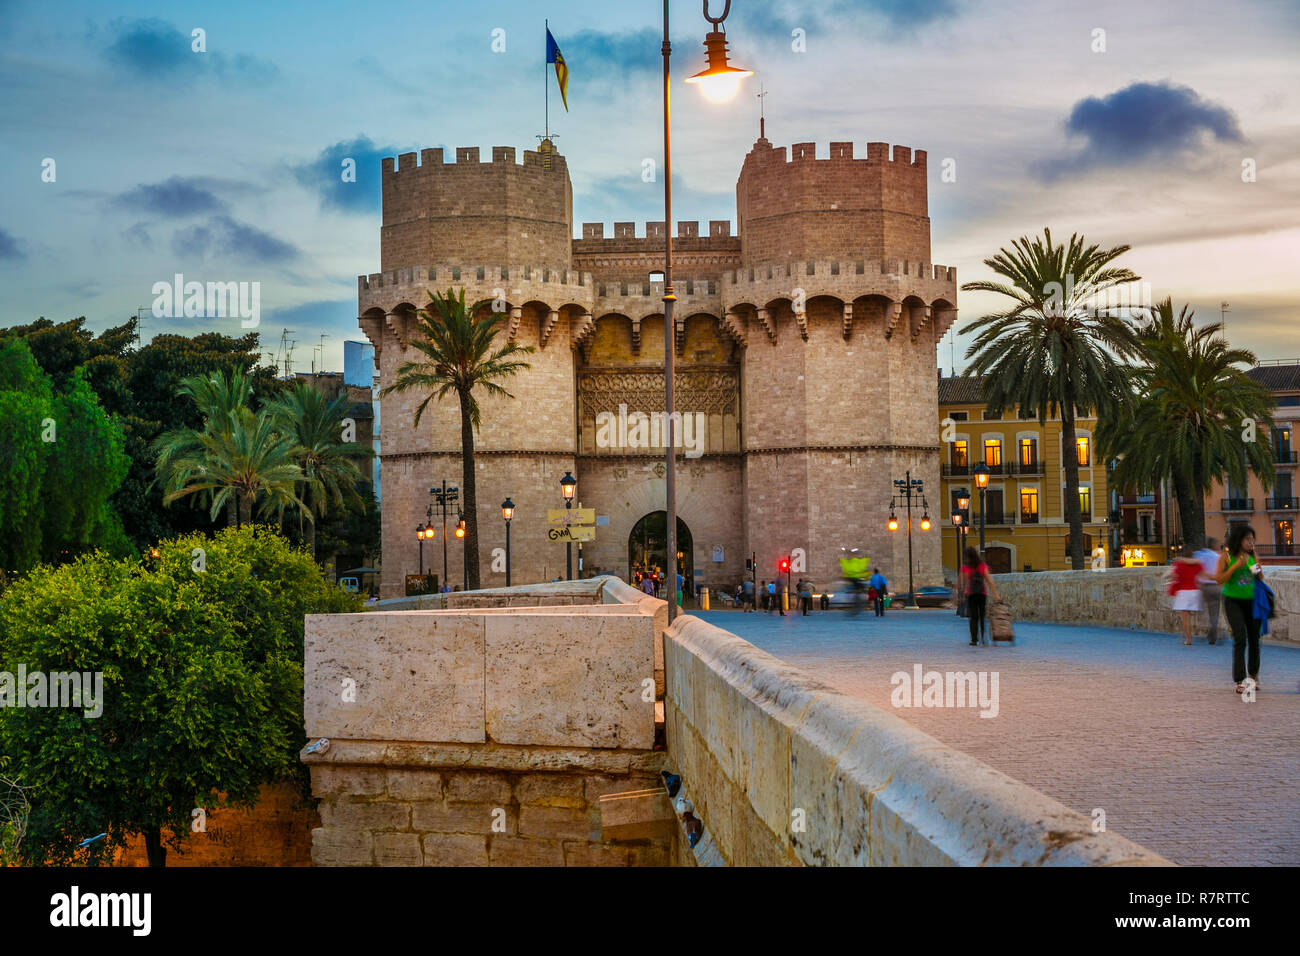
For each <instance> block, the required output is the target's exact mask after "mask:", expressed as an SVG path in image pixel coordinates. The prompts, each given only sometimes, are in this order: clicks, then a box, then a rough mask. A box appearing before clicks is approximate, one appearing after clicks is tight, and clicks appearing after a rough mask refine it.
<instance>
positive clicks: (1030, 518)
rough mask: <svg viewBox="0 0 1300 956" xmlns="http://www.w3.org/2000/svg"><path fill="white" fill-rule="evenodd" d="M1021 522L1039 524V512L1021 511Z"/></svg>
mask: <svg viewBox="0 0 1300 956" xmlns="http://www.w3.org/2000/svg"><path fill="white" fill-rule="evenodd" d="M1020 523H1021V524H1038V515H1037V514H1026V513H1025V512H1023V511H1022V512H1020Z"/></svg>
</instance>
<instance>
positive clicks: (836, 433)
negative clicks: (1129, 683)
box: [358, 139, 957, 597]
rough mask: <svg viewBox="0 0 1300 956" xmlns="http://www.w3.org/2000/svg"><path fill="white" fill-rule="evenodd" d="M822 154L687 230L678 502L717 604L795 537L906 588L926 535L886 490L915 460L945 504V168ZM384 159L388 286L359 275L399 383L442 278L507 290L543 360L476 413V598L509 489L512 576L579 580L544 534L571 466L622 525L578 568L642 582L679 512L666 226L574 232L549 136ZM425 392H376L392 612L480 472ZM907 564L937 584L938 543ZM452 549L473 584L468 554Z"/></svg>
mask: <svg viewBox="0 0 1300 956" xmlns="http://www.w3.org/2000/svg"><path fill="white" fill-rule="evenodd" d="M815 153H816V150H815V147H814V144H812V143H797V144H795V145H794V146H793V147H792V148H791V149H790V150H789V151H788V153H787V149H786V148H784V147H773V146H772V144H771V143H769V142H768V141H767V140H766V139H759V140H758V141H757V142H755V143H754V144H753V147H752V148H751V149H750V151H749V153H748V155H747V156H746V157H745V159H744V162H743V165H742V167H741V171H740V176H739V179H738V181H737V183H736V206H737V212H738V225H739V235H733V234H732V231H731V224H730V223H729V222H726V221H714V222H710V223H708V224H707V229H701V227H700V224H699V223H695V222H678V223H676V233H677V235H676V238H675V239H674V268H675V286H676V293H677V296H678V301H677V306H676V312H675V323H676V329H675V330H674V331H675V336H674V341H675V347H676V361H677V382H676V387H677V409H678V411H679V412H680V415H681V420H680V422H679V423H675V426H674V427H675V430H676V431H677V433H678V434H679V435H680V436H681V438H682V439H685V441H684V443H683V447H682V457H681V459H680V463H679V468H678V491H677V495H678V512H679V514H680V516H681V517H682V519H683V521H685V523H686V524H687V525H688V526H689V528H690V531H691V553H690V555H689V557H688V558H687V560H688V562H689V563H690V565H691V566H692V567H693V568H694V569H697V570H699V571H700V572H701V573H700V574H699V575H697V576H695V581H694V583H696V584H699V585H702V586H705V587H709V588H713V589H716V588H723V587H725V588H734V587H735V585H736V583H738V582H739V581H740V580H741V579H742V577H743V576H744V574H745V571H744V567H745V558H746V557H748V556H749V554H750V553H751V552H752V553H755V554H756V555H757V558H758V561H759V567H760V571H761V572H763V573H766V572H769V571H770V572H772V573H774V572H775V569H776V566H777V562H778V561H779V559H780V558H781V557H782V556H784V555H787V554H789V553H790V552H791V551H792V550H793V549H796V548H802V549H803V551H804V553H805V554H806V555H807V568H806V573H807V574H808V575H809V576H810V577H812V578H813V579H815V580H819V581H829V580H833V579H835V578H836V577H838V570H837V558H838V554H839V549H840V548H841V547H845V546H850V547H859V548H862V549H864V550H866V551H867V552H868V553H869V554H870V555H871V556H872V560H873V566H878V567H881V568H882V569H883V570H884V571H885V573H886V574H887V575H888V576H889V577H891V578H892V579H897V580H903V578H902V577H901V575H903V574H905V573H906V570H907V567H906V566H907V541H906V538H905V536H903V535H900V534H891V533H890V532H889V531H888V529H887V527H886V521H887V518H888V513H889V500H890V493H891V490H892V484H891V482H892V479H893V478H896V477H900V476H902V475H903V473H904V472H905V471H907V470H909V469H910V470H911V473H912V475H913V476H914V477H918V476H919V477H921V478H923V479H924V480H925V482H926V486H927V492H928V493H929V501H930V506H931V508H932V509H933V512H934V513H935V514H938V515H941V514H944V513H945V503H944V502H941V501H940V500H939V497H938V496H939V483H938V479H939V441H938V436H937V434H936V430H935V426H934V423H935V421H936V420H937V417H938V416H937V409H938V406H937V394H936V386H937V376H936V370H935V346H936V343H937V342H938V340H939V338H940V337H941V336H942V335H943V334H944V332H945V331H946V330H947V329H948V328H949V327H950V326H951V325H952V323H953V322H954V321H955V319H956V315H957V313H956V302H957V276H956V270H955V269H951V268H948V267H946V266H938V265H934V264H933V263H932V261H931V258H930V221H929V215H928V201H927V183H926V154H925V153H924V152H923V151H920V150H917V151H915V152H913V151H912V150H910V149H908V148H906V147H899V146H895V147H893V148H892V150H891V147H890V146H889V145H887V144H885V143H868V144H867V145H866V150H865V156H862V155H859V156H855V155H854V149H853V144H852V143H831V144H830V148H829V156H828V157H825V158H817V156H816V155H815ZM382 165H383V168H382V183H383V225H382V227H381V235H380V239H381V242H380V248H381V262H380V268H381V271H380V272H377V273H374V274H371V275H366V276H361V277H359V279H358V315H359V323H360V325H361V328H362V330H363V331H364V332H365V334H366V336H367V338H369V340H370V341H371V342H372V343H373V344H374V347H375V360H376V364H377V367H378V369H379V383H380V386H381V387H383V386H387V385H389V384H391V383H392V382H393V380H394V377H395V374H396V370H397V368H398V367H399V366H400V365H401V364H402V363H403V362H405V361H409V360H411V359H413V358H415V357H416V356H417V354H418V353H416V352H414V351H413V350H412V349H411V348H410V337H411V335H412V334H414V332H415V321H414V313H415V310H416V309H417V308H418V307H421V306H423V305H424V304H425V303H426V302H427V301H428V290H430V289H438V290H442V291H445V290H446V289H448V288H457V289H459V288H463V289H464V290H465V293H466V297H467V299H469V300H470V301H473V300H476V299H495V300H497V301H498V302H499V303H501V304H502V305H503V306H504V308H503V311H504V312H505V314H507V315H508V316H509V320H508V322H507V323H506V325H505V328H504V332H503V334H505V335H508V336H510V337H511V338H512V339H513V340H515V341H517V342H520V343H522V344H527V345H532V346H534V348H535V349H536V351H535V353H534V354H533V355H532V356H530V357H529V361H530V362H531V365H532V368H531V370H529V371H528V372H526V373H524V374H522V375H520V376H519V377H517V378H516V379H515V380H513V381H512V382H510V383H509V385H508V387H509V389H510V391H511V392H513V394H514V395H515V399H514V400H513V401H511V400H505V399H498V398H491V397H486V396H483V397H481V398H480V401H481V402H482V406H483V425H482V428H481V429H480V431H479V432H478V435H477V460H478V476H477V486H478V503H479V509H480V511H479V514H478V515H477V518H478V527H479V529H480V545H479V547H480V559H481V561H482V566H481V567H480V569H479V571H480V578H481V580H482V582H483V585H484V586H485V587H491V586H494V585H503V584H504V583H505V578H504V574H503V573H501V572H500V571H499V570H497V569H494V567H493V552H494V549H496V548H501V547H504V542H505V528H504V523H503V521H502V520H501V515H500V511H499V509H498V504H499V503H500V502H501V501H502V500H504V499H505V498H507V497H509V498H511V499H512V500H513V501H514V502H515V506H516V507H515V516H514V519H513V522H512V525H511V544H512V581H513V582H514V583H515V584H520V583H527V582H530V581H548V580H552V579H554V578H556V577H557V576H560V575H563V573H564V563H565V562H564V557H565V556H564V546H563V545H562V544H556V543H554V542H552V541H550V540H549V539H548V537H547V533H546V532H547V511H548V510H549V509H555V508H559V507H562V505H563V502H562V499H561V495H560V487H559V481H560V478H561V477H562V476H563V475H564V474H565V473H566V472H572V474H573V475H574V476H576V477H577V479H578V488H577V502H578V503H580V504H581V505H582V507H584V508H591V509H594V510H595V512H596V513H597V514H598V515H600V516H602V518H601V520H602V521H604V520H605V518H606V517H607V519H608V523H602V524H600V525H599V526H598V527H597V528H596V536H595V540H594V541H591V542H588V543H585V544H584V545H583V548H582V556H583V564H584V569H585V570H586V571H587V572H588V573H590V572H592V571H596V570H604V571H609V572H612V573H615V574H619V575H624V574H626V573H627V572H628V570H629V568H628V564H629V553H628V546H629V545H628V542H629V538H630V536H631V534H632V531H633V529H634V527H635V526H636V524H637V522H639V521H641V520H642V518H643V517H645V516H646V515H647V514H651V513H653V512H655V511H661V510H662V509H663V507H664V479H663V465H662V452H663V441H664V438H663V433H664V431H665V429H664V428H663V422H662V413H663V363H664V355H663V349H664V334H663V331H664V330H663V310H662V302H661V295H662V287H661V286H652V285H651V284H650V282H649V281H648V279H649V274H650V272H651V271H652V270H654V269H657V268H661V267H662V261H663V237H664V229H665V228H666V226H665V224H664V223H663V222H648V223H645V224H644V226H643V227H642V228H641V229H640V230H638V229H637V227H636V225H635V224H634V223H631V222H616V223H615V224H614V227H613V235H612V236H607V235H606V234H605V227H604V225H603V224H601V223H584V224H582V230H581V238H579V239H574V238H573V223H572V188H571V185H570V181H569V174H568V167H567V164H566V162H565V159H564V157H563V156H561V155H559V154H558V153H556V152H554V150H553V148H550V147H549V145H548V144H543V148H542V150H541V151H538V152H534V151H526V152H525V153H524V154H523V162H522V163H520V162H518V160H517V157H516V151H515V150H514V149H513V148H510V147H494V148H493V150H492V155H491V159H490V161H484V160H482V159H481V158H480V155H479V150H478V149H477V148H459V149H457V150H456V151H455V160H454V162H452V161H449V159H448V157H445V156H444V152H443V150H441V149H426V150H424V151H423V152H422V153H421V154H420V155H419V157H417V155H416V154H415V153H406V154H403V155H401V156H399V157H397V158H396V160H394V159H391V158H389V159H385V160H383V164H382ZM638 231H639V232H640V234H638ZM421 400H422V396H419V395H416V394H413V393H407V394H400V395H399V394H394V395H389V396H386V397H384V398H383V399H382V400H381V420H382V422H383V426H382V427H383V438H382V454H381V463H382V469H383V482H384V501H383V562H384V563H383V568H384V575H383V593H382V596H383V597H395V596H398V595H399V594H401V592H402V587H403V578H404V575H406V574H407V573H414V572H415V570H416V564H417V555H418V541H417V539H416V537H415V535H414V528H415V527H416V525H417V524H420V523H422V522H423V519H424V515H425V509H426V508H427V506H428V504H429V501H430V498H429V488H430V487H432V486H433V485H435V484H439V483H440V482H441V481H442V480H443V479H444V478H445V479H446V480H447V481H448V482H449V483H451V484H459V482H460V477H461V462H460V439H459V410H458V408H457V406H456V405H455V403H443V404H441V405H434V406H431V407H430V408H429V410H428V411H427V412H426V414H425V416H424V418H423V419H422V422H421V427H420V428H419V429H418V430H417V429H415V428H414V427H413V420H414V410H415V406H416V405H417V404H419V402H420V401H421ZM678 426H680V427H678ZM717 548H721V552H720V553H721V555H722V556H723V560H722V561H714V560H713V556H714V554H715V549H717ZM914 550H915V558H914V560H915V570H916V583H917V584H918V585H922V584H929V583H937V582H938V581H940V579H941V570H940V544H939V532H938V530H937V528H936V529H935V530H934V531H932V532H929V533H918V534H917V535H916V537H915V539H914ZM448 554H449V568H448V578H449V580H451V581H453V582H454V581H459V580H460V579H461V577H462V564H461V563H460V562H461V560H462V551H461V549H460V548H458V547H456V542H455V541H453V542H451V547H450V549H449V552H448ZM498 566H500V562H498ZM763 573H760V575H759V576H760V577H762V576H763ZM769 576H770V575H769Z"/></svg>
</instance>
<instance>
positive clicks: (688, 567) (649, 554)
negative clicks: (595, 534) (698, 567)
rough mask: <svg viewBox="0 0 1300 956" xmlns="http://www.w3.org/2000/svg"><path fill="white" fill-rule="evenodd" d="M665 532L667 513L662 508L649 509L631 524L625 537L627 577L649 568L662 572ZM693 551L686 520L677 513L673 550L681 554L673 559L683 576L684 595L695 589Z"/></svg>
mask: <svg viewBox="0 0 1300 956" xmlns="http://www.w3.org/2000/svg"><path fill="white" fill-rule="evenodd" d="M667 532H668V513H667V512H666V511H652V512H650V513H649V514H648V515H645V516H644V517H643V518H641V520H640V521H638V522H637V523H636V524H635V525H633V526H632V531H631V533H630V534H628V537H627V564H628V580H629V581H632V580H635V578H636V573H637V572H638V571H643V572H652V571H656V570H658V571H659V572H660V573H662V572H663V569H664V567H665V564H666V562H665V560H664V559H665V557H666V555H665V553H664V546H665V544H666V542H667V538H668V534H667ZM694 551H695V548H694V546H693V541H692V539H691V529H690V528H689V527H687V525H686V522H685V521H683V520H682V519H681V517H678V519H677V552H678V554H680V555H681V557H679V558H678V559H677V570H678V572H679V573H680V574H681V576H682V578H683V579H684V580H685V587H684V588H683V591H684V593H685V594H688V595H689V594H693V593H694V592H695V586H694V581H695V562H694Z"/></svg>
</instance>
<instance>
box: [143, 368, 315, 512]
mask: <svg viewBox="0 0 1300 956" xmlns="http://www.w3.org/2000/svg"><path fill="white" fill-rule="evenodd" d="M180 393H181V394H182V395H185V396H188V397H189V398H191V399H192V400H193V401H194V402H195V404H196V405H198V407H199V410H200V411H201V412H202V413H203V416H204V423H203V427H202V428H201V429H193V428H178V429H173V430H172V431H169V432H166V433H165V434H163V435H160V436H159V437H158V438H157V439H156V440H155V441H154V443H153V450H154V454H155V455H156V456H157V460H156V463H155V471H156V473H157V475H158V479H159V480H160V481H161V482H162V483H163V486H164V488H165V489H166V491H165V493H164V495H163V503H164V504H171V503H172V502H173V501H177V500H179V499H181V498H185V497H189V496H191V495H195V496H198V497H199V498H200V499H201V500H203V501H205V502H207V503H210V504H211V516H212V519H213V520H216V516H217V514H218V513H219V512H220V511H221V509H222V508H224V507H227V506H229V507H230V509H231V510H232V511H233V514H234V518H235V524H236V526H237V527H239V526H242V525H243V523H244V522H245V521H250V520H252V513H253V506H254V504H256V503H257V501H258V499H263V512H264V513H265V512H266V511H267V510H268V509H269V508H273V507H277V506H278V507H284V506H285V505H287V504H290V503H296V502H297V501H298V499H297V497H296V495H294V484H293V482H294V481H295V480H297V479H298V478H300V477H301V471H300V470H299V469H298V467H297V465H296V464H295V463H294V461H293V458H292V455H291V452H292V450H293V447H294V443H293V440H292V439H288V438H282V437H281V436H280V435H279V434H278V433H277V431H276V421H275V419H274V417H273V416H272V415H271V414H270V413H269V412H267V411H262V412H258V413H256V414H255V413H253V412H252V411H250V410H249V408H248V400H249V398H250V396H251V395H252V383H251V381H250V379H249V378H248V376H247V375H246V374H245V373H243V372H241V371H239V370H234V371H231V372H216V373H214V374H212V375H209V376H201V375H200V376H193V377H191V378H187V379H185V380H184V381H182V383H181V388H180ZM286 481H288V484H287V485H286V484H285V482H286Z"/></svg>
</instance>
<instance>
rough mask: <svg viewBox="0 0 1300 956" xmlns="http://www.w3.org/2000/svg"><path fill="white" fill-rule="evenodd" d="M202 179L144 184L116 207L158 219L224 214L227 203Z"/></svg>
mask: <svg viewBox="0 0 1300 956" xmlns="http://www.w3.org/2000/svg"><path fill="white" fill-rule="evenodd" d="M210 182H211V181H210V180H205V179H203V178H200V177H182V176H173V177H172V178H171V179H167V180H164V181H163V182H161V183H141V184H140V185H139V186H136V187H135V188H133V189H128V190H127V191H126V192H124V193H122V194H121V195H120V196H118V197H117V198H116V199H114V200H113V205H114V206H117V207H118V208H121V209H128V210H131V211H133V212H146V213H152V214H154V215H159V216H197V215H206V214H209V213H215V212H224V211H225V210H226V203H225V201H224V200H222V199H220V198H219V197H218V196H217V195H216V193H215V192H213V189H212V187H211V185H210Z"/></svg>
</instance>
